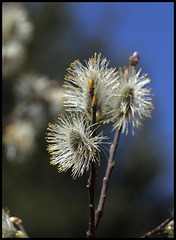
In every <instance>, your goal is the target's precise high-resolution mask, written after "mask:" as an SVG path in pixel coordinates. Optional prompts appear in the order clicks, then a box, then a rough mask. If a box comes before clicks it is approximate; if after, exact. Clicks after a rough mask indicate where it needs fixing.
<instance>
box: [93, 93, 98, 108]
mask: <svg viewBox="0 0 176 240" xmlns="http://www.w3.org/2000/svg"><path fill="white" fill-rule="evenodd" d="M92 104H93V106H97V105H98V100H97V96H96V95H94V96H93V100H92Z"/></svg>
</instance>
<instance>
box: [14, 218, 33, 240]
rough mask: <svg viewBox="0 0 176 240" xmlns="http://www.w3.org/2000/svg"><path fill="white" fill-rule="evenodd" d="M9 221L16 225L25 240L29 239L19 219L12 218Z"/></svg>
mask: <svg viewBox="0 0 176 240" xmlns="http://www.w3.org/2000/svg"><path fill="white" fill-rule="evenodd" d="M11 219H13V222H14V223H15V224H16V225H18V227H19V229H20V230H21V231H22V233H23V234H24V237H25V238H29V236H28V235H27V233H26V231H25V229H24V227H23V223H22V220H21V219H20V218H19V217H12V218H11Z"/></svg>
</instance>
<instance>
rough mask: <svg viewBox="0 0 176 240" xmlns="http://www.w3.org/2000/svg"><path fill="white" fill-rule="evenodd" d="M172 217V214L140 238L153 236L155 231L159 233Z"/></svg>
mask: <svg viewBox="0 0 176 240" xmlns="http://www.w3.org/2000/svg"><path fill="white" fill-rule="evenodd" d="M173 219H174V216H171V217H170V218H168V219H166V220H165V221H164V222H162V223H161V224H160V225H159V226H158V227H156V228H154V229H153V230H152V231H150V232H148V233H146V234H145V235H144V236H142V237H141V238H149V237H151V236H153V235H154V234H156V233H161V232H163V231H164V227H165V226H166V225H167V224H168V223H169V222H170V221H172V220H173Z"/></svg>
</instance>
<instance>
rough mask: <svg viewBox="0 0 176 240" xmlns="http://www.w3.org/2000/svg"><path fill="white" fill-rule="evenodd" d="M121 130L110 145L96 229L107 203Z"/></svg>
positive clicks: (96, 215) (116, 133)
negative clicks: (107, 193)
mask: <svg viewBox="0 0 176 240" xmlns="http://www.w3.org/2000/svg"><path fill="white" fill-rule="evenodd" d="M120 132H121V129H120V130H118V129H116V132H115V136H114V141H113V143H112V145H111V147H110V155H109V159H108V165H107V169H106V174H105V177H104V178H103V182H102V189H101V194H100V199H99V203H98V207H97V209H96V211H95V230H97V227H98V224H99V221H100V219H101V217H102V215H103V209H104V204H105V199H106V192H107V188H108V183H109V180H110V176H111V173H112V170H113V168H114V165H115V161H114V155H115V153H116V149H117V146H118V141H119V136H120Z"/></svg>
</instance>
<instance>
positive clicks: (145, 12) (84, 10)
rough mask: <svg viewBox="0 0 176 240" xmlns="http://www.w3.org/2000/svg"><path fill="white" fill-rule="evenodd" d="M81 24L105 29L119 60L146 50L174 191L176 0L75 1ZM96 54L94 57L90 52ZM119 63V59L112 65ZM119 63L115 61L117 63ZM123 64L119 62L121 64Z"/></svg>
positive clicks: (143, 63) (91, 30)
mask: <svg viewBox="0 0 176 240" xmlns="http://www.w3.org/2000/svg"><path fill="white" fill-rule="evenodd" d="M69 4H70V6H71V8H70V10H71V12H72V14H73V15H74V19H75V25H76V27H77V28H78V29H81V32H82V34H83V35H84V36H85V37H87V38H90V39H91V38H93V37H94V36H98V34H99V32H100V31H101V32H103V33H104V34H103V36H102V37H103V40H104V42H105V43H106V46H107V49H108V54H109V56H106V57H107V58H108V59H110V60H111V62H113V59H115V58H116V59H117V57H119V58H122V59H126V62H124V65H126V64H128V57H129V56H130V55H132V53H133V52H134V51H138V52H139V54H140V61H139V63H138V65H139V67H142V72H143V73H148V76H149V77H150V78H151V80H152V81H151V87H152V93H154V94H155V96H154V104H155V110H154V112H153V115H154V120H153V121H154V124H153V129H152V131H153V135H157V136H158V137H159V138H161V139H162V142H163V145H164V146H165V148H166V151H167V152H168V156H169V157H168V159H166V161H168V169H167V170H166V172H167V175H166V176H165V177H167V180H168V181H166V179H163V181H162V182H161V184H163V182H165V185H164V186H163V185H162V186H163V188H165V189H166V191H168V192H170V193H171V192H173V150H174V146H173V144H174V140H173V138H174V134H173V132H174V121H173V120H174V110H173V109H174V70H173V69H174V66H173V63H174V60H173V58H174V31H173V27H174V4H173V3H172V2H147V3H145V2H140V3H139V2H136V3H135V2H132V3H130V2H123V3H121V2H111V3H107V2H102V3H101V2H98V3H95V2H83V3H69ZM90 57H91V56H90ZM112 66H113V64H112ZM113 67H114V66H113ZM116 67H117V68H118V66H116Z"/></svg>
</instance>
